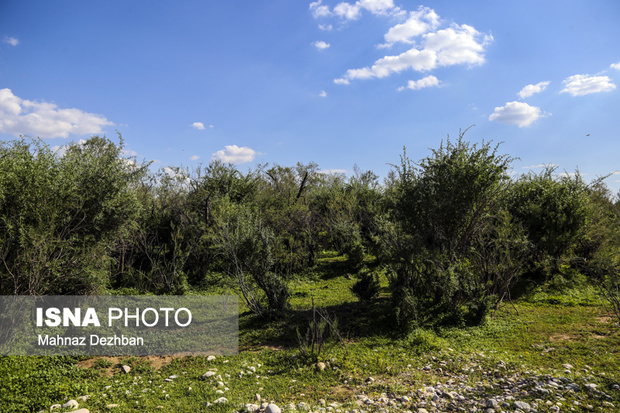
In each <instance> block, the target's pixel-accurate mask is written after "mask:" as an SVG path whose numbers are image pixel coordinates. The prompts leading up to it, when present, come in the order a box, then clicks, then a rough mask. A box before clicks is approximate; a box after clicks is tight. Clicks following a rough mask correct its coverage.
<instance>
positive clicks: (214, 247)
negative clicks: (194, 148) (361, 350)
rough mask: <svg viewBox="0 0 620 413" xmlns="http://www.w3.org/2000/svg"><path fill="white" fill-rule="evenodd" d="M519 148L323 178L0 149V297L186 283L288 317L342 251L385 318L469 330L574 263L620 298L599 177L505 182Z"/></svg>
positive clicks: (618, 209) (484, 149)
mask: <svg viewBox="0 0 620 413" xmlns="http://www.w3.org/2000/svg"><path fill="white" fill-rule="evenodd" d="M513 160H514V159H513V158H511V157H510V156H508V155H505V154H501V153H499V152H498V147H493V146H491V145H490V144H489V143H483V144H481V145H478V144H472V143H469V142H467V141H465V140H464V138H463V135H462V134H461V135H460V136H459V138H458V140H457V141H455V142H452V141H449V140H448V141H447V142H445V143H443V144H442V145H441V146H440V147H439V148H438V149H436V150H433V151H432V152H431V154H430V155H429V156H428V157H426V158H423V159H421V160H420V161H416V162H414V161H412V160H411V159H410V158H409V157H408V155H407V154H406V153H403V155H401V158H400V162H399V163H398V164H396V165H394V166H393V168H392V171H391V172H390V173H389V175H388V177H387V178H386V179H385V180H384V182H379V178H378V176H377V175H375V174H374V173H373V172H372V171H361V170H359V169H356V170H355V173H354V174H353V176H352V177H350V178H347V177H345V176H344V175H338V174H322V173H321V172H320V170H319V168H318V166H317V165H316V164H314V163H310V164H307V165H304V164H297V165H296V166H294V167H285V166H279V165H273V166H269V165H261V166H258V167H257V168H255V169H254V170H249V171H247V172H243V171H241V170H239V169H237V168H236V167H235V166H234V165H231V164H225V163H222V162H218V161H212V162H210V163H209V164H208V165H206V166H201V167H197V168H195V169H192V170H187V169H182V168H164V169H162V170H160V171H158V172H151V171H150V168H149V165H148V164H138V163H136V162H135V159H131V158H127V157H125V156H123V141H122V138H121V140H120V144H115V143H114V142H112V141H111V140H109V139H106V138H100V137H92V138H90V139H89V140H87V141H86V142H82V143H72V144H69V145H67V146H65V147H63V148H62V154H60V153H54V152H53V151H52V150H51V149H50V148H49V147H48V146H47V145H45V144H44V143H42V142H41V141H39V140H25V139H21V140H15V141H10V142H3V143H2V145H1V146H0V237H1V238H0V283H1V284H0V293H1V294H4V295H23V294H36V295H39V294H56V295H58V294H102V293H106V292H107V291H109V290H120V291H132V292H139V293H142V292H151V293H157V294H184V293H186V292H188V291H189V290H191V289H196V290H198V289H209V288H212V287H213V286H218V285H234V288H236V289H237V290H238V291H239V293H240V294H241V295H242V296H243V298H244V299H245V301H246V303H247V305H248V307H249V308H250V309H251V310H252V311H253V312H254V313H256V314H257V315H260V316H270V317H272V316H278V315H281V314H283V313H285V312H286V311H287V308H288V300H289V295H290V290H289V282H290V281H291V280H292V279H294V278H300V277H304V276H307V275H308V274H311V273H312V272H313V270H314V269H315V268H316V265H317V259H318V258H319V256H320V254H321V253H322V252H323V251H337V252H338V253H340V254H342V255H345V256H346V260H347V261H346V265H347V266H348V269H349V271H350V273H353V274H355V275H356V276H357V277H358V282H357V283H356V284H355V286H354V292H355V293H356V294H357V295H358V296H359V297H360V298H361V299H372V298H374V297H375V296H376V294H377V292H378V273H379V272H380V271H383V272H385V273H386V274H387V275H388V278H389V280H390V290H391V304H392V305H391V308H392V311H393V314H394V316H395V317H394V319H395V320H396V321H397V322H398V323H399V324H400V325H401V326H402V327H404V328H406V327H408V326H411V325H429V324H451V325H462V324H472V323H478V322H480V321H481V320H483V319H484V317H485V316H486V315H487V314H488V313H489V311H491V310H492V309H493V308H495V307H496V306H497V305H498V304H499V303H501V302H502V301H503V300H507V299H509V298H510V294H511V288H512V287H513V286H514V285H515V283H516V282H517V281H518V280H520V279H524V278H527V279H528V280H530V281H532V282H535V283H542V282H544V281H545V280H546V279H548V278H549V277H550V276H552V275H553V274H556V273H558V272H562V271H567V269H570V270H571V271H577V272H579V273H581V274H583V275H585V276H587V277H589V278H590V279H591V280H593V281H596V285H598V286H601V287H602V290H603V291H604V292H606V294H607V296H608V298H610V300H611V301H612V303H614V300H615V304H616V306H617V307H616V308H617V309H618V310H619V311H620V305H618V304H619V303H618V296H619V294H618V289H619V287H620V203H619V202H618V200H617V199H616V198H614V197H613V196H612V194H610V192H609V190H608V189H607V188H606V187H605V185H604V184H603V183H602V180H599V181H597V182H594V183H591V184H589V185H587V184H586V183H585V182H584V181H583V180H582V179H581V177H580V176H579V175H578V174H576V175H563V176H560V175H558V174H556V173H555V170H554V169H553V168H546V169H545V170H544V171H543V172H541V173H539V174H533V173H529V174H526V175H522V176H519V177H513V176H511V175H510V170H511V163H512V161H513Z"/></svg>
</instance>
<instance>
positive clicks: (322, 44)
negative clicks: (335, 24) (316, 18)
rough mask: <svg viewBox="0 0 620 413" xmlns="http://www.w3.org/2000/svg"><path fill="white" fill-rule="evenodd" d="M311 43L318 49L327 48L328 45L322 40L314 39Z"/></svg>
mask: <svg viewBox="0 0 620 413" xmlns="http://www.w3.org/2000/svg"><path fill="white" fill-rule="evenodd" d="M312 44H313V45H314V47H316V48H317V49H319V50H324V49H327V48H328V47H329V46H330V44H329V43H325V42H324V41H323V40H319V41H316V42H314V43H312Z"/></svg>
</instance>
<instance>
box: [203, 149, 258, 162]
mask: <svg viewBox="0 0 620 413" xmlns="http://www.w3.org/2000/svg"><path fill="white" fill-rule="evenodd" d="M256 155H258V152H256V151H255V150H254V149H250V148H248V147H247V146H243V147H241V148H240V147H238V146H237V145H226V146H224V149H222V150H220V151H217V152H215V153H214V154H213V157H212V159H214V160H220V161H222V162H227V163H234V164H242V163H247V162H252V161H253V160H254V158H255V157H256Z"/></svg>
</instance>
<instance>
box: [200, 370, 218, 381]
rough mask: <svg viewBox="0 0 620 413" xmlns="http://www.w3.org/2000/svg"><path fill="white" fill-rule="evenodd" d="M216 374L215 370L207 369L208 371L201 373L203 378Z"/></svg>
mask: <svg viewBox="0 0 620 413" xmlns="http://www.w3.org/2000/svg"><path fill="white" fill-rule="evenodd" d="M216 374H217V373H216V372H214V371H208V372H206V373H205V374H203V375H202V377H204V378H205V379H206V378H209V377H212V376H215V375H216Z"/></svg>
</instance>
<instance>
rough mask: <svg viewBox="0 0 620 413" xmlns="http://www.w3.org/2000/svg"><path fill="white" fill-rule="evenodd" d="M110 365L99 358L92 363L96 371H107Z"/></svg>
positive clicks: (109, 362) (105, 360)
mask: <svg viewBox="0 0 620 413" xmlns="http://www.w3.org/2000/svg"><path fill="white" fill-rule="evenodd" d="M112 364H114V363H112V362H111V361H110V360H107V359H104V358H101V359H98V360H97V361H95V363H93V367H94V368H96V369H107V368H108V367H112Z"/></svg>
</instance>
